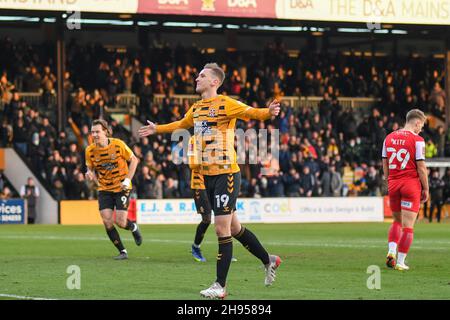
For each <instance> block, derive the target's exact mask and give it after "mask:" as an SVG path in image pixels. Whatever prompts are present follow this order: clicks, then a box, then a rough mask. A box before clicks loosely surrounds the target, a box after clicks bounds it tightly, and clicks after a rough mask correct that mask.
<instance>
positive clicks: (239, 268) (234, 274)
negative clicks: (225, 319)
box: [0, 223, 450, 300]
mask: <svg viewBox="0 0 450 320" xmlns="http://www.w3.org/2000/svg"><path fill="white" fill-rule="evenodd" d="M247 227H249V228H250V230H252V231H253V232H254V233H255V234H256V235H257V236H258V237H259V239H260V240H261V242H262V243H263V244H264V245H265V247H266V248H267V249H268V251H269V252H271V253H274V254H278V255H279V256H280V257H281V258H282V259H283V263H282V265H281V266H280V268H279V269H278V272H277V279H276V281H275V283H274V285H273V286H272V287H268V288H266V287H265V286H264V271H263V269H262V267H261V264H260V262H259V260H257V259H256V258H255V257H253V256H252V255H251V254H250V253H249V252H247V251H246V250H245V249H244V248H243V247H242V246H241V244H240V243H239V242H238V241H236V240H235V241H234V242H233V243H234V252H233V255H234V256H235V257H236V258H237V259H238V261H237V262H233V263H232V265H231V268H230V271H229V274H228V284H227V288H228V292H229V296H228V298H227V299H229V300H239V299H250V300H253V299H270V300H272V299H273V300H277V299H295V300H296V299H449V298H450V285H449V282H450V237H449V234H450V233H449V225H448V224H446V223H445V224H441V225H437V224H425V223H418V224H417V225H416V229H415V239H414V243H413V246H412V249H411V251H410V254H409V255H408V258H407V263H408V264H409V265H410V267H411V270H410V271H408V272H400V271H394V270H391V269H387V268H386V267H385V264H384V263H385V255H386V251H387V243H386V242H387V239H386V238H387V230H388V228H389V224H388V223H346V224H339V223H335V224H253V225H247ZM141 230H142V234H143V238H144V242H143V244H142V246H140V247H137V246H136V245H135V244H134V241H133V239H132V237H131V234H130V232H129V231H126V230H122V229H120V230H119V232H120V234H121V237H122V240H123V241H124V244H125V246H126V248H127V250H128V253H129V257H130V259H129V260H126V261H115V260H113V259H112V257H113V256H114V255H116V254H117V251H116V249H115V248H114V247H113V245H112V243H111V242H110V241H109V239H108V237H107V235H106V233H105V231H104V228H103V227H102V226H45V225H29V226H26V225H25V226H23V225H22V226H13V225H0V299H12V298H14V297H15V296H17V297H22V296H25V297H38V298H51V299H176V300H194V299H201V298H200V295H199V291H200V290H202V289H204V288H206V287H207V286H209V285H210V284H211V283H212V282H213V281H214V279H215V272H216V271H215V267H216V260H215V257H216V253H217V240H216V237H215V233H214V226H213V225H212V226H211V227H210V229H209V230H208V231H207V234H206V236H205V240H204V243H203V245H202V250H203V253H204V255H205V257H206V258H207V262H206V263H199V262H196V261H194V260H193V258H192V256H191V254H190V245H191V243H192V241H193V237H194V231H195V226H194V225H143V226H141ZM71 265H76V266H79V267H80V271H81V278H80V281H81V282H80V283H81V288H80V289H79V290H76V289H74V290H69V289H68V288H67V285H66V283H67V279H68V278H69V277H70V276H71V274H69V273H67V268H68V267H69V266H71ZM373 265H375V266H379V268H380V271H381V272H380V276H381V278H380V279H381V283H380V284H381V288H380V289H379V290H377V289H374V290H370V289H368V287H367V281H368V278H369V277H370V276H371V275H372V274H371V273H367V270H368V267H369V266H373ZM369 282H370V281H369ZM17 297H16V298H17Z"/></svg>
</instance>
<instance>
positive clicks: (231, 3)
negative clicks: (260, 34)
mask: <svg viewBox="0 0 450 320" xmlns="http://www.w3.org/2000/svg"><path fill="white" fill-rule="evenodd" d="M275 2H276V0H154V1H148V0H140V1H139V7H138V12H139V13H159V14H180V15H197V16H205V15H206V16H223V17H237V18H244V17H247V18H272V19H273V18H276V16H275Z"/></svg>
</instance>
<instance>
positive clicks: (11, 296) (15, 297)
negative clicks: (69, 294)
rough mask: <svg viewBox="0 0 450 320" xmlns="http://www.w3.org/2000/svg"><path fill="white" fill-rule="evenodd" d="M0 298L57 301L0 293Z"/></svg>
mask: <svg viewBox="0 0 450 320" xmlns="http://www.w3.org/2000/svg"><path fill="white" fill-rule="evenodd" d="M0 297H5V298H14V299H21V300H57V299H49V298H39V297H27V296H18V295H15V294H6V293H0Z"/></svg>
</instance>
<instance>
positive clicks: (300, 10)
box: [276, 0, 450, 25]
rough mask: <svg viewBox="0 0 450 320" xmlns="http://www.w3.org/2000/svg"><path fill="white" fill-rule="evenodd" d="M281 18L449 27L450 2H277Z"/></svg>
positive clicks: (408, 0) (388, 0)
mask: <svg viewBox="0 0 450 320" xmlns="http://www.w3.org/2000/svg"><path fill="white" fill-rule="evenodd" d="M276 17H277V18H279V19H293V20H316V21H343V22H366V23H400V24H403V23H404V24H440V25H441V24H442V25H449V24H450V0H432V1H429V0H426V1H416V0H277V3H276Z"/></svg>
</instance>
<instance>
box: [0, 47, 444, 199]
mask: <svg viewBox="0 0 450 320" xmlns="http://www.w3.org/2000/svg"><path fill="white" fill-rule="evenodd" d="M51 52H52V50H51V45H42V46H30V45H27V44H26V43H24V42H23V41H19V42H13V41H11V40H10V39H3V40H0V63H1V64H0V72H1V74H0V76H1V78H0V99H1V101H2V102H1V105H2V106H3V110H2V113H1V122H2V128H1V140H0V141H1V146H3V147H5V146H13V147H15V148H16V150H19V151H20V153H21V154H22V156H23V157H24V158H25V159H27V161H28V162H29V164H30V166H31V167H32V168H33V170H34V171H35V173H36V174H37V175H38V176H39V177H41V179H42V181H44V182H45V183H46V184H47V186H49V189H50V190H52V192H53V195H54V196H55V198H56V199H58V200H62V199H92V198H95V197H96V194H95V191H94V189H95V188H93V186H92V185H90V184H89V183H88V182H87V181H86V180H85V177H84V175H83V173H84V170H85V168H84V159H83V157H84V148H85V147H86V146H87V145H89V143H90V142H91V140H90V137H89V129H90V122H91V121H92V119H95V118H99V117H103V118H105V119H107V120H108V121H110V123H111V126H112V128H113V132H114V136H115V137H118V138H120V139H123V140H124V141H126V142H127V143H128V144H129V145H130V146H131V147H132V149H133V151H134V153H135V154H136V155H137V156H138V157H139V158H140V159H141V162H140V165H139V168H138V171H137V174H136V175H135V178H134V181H133V185H134V186H135V196H137V197H138V198H177V197H191V190H190V170H189V168H188V166H187V165H186V164H182V165H175V164H174V162H173V161H172V160H173V159H172V157H173V155H172V150H174V148H179V146H180V143H178V142H172V141H170V137H169V136H164V135H156V136H152V137H149V138H142V139H140V140H139V141H135V140H133V138H132V136H131V134H130V133H129V132H127V131H126V129H124V128H123V127H122V126H121V125H119V124H118V123H117V121H115V120H113V119H112V118H111V117H110V116H109V113H108V105H113V104H114V103H115V99H116V97H117V94H119V93H133V94H136V95H137V96H139V98H140V105H139V106H138V113H139V114H138V116H139V119H140V120H141V121H142V122H144V121H145V120H146V119H148V120H151V121H153V122H156V123H167V122H170V121H174V120H178V119H180V118H181V117H182V116H183V115H184V113H185V112H186V111H187V109H188V108H189V103H188V102H187V101H185V102H184V103H182V104H178V103H177V102H176V101H175V100H174V99H172V97H173V95H174V94H195V77H196V74H197V72H198V68H199V67H202V66H203V64H204V63H205V62H209V61H212V60H216V61H223V65H222V67H223V68H224V70H225V71H226V74H227V78H226V81H225V83H224V85H223V88H222V93H224V94H228V95H236V96H238V97H239V98H240V100H242V101H243V102H245V103H247V104H249V105H252V106H265V105H266V103H267V101H268V100H269V99H272V98H282V97H283V96H321V97H323V98H322V100H321V101H320V103H319V104H318V106H317V107H315V108H307V107H302V108H293V107H292V106H290V105H288V104H285V103H284V104H283V107H282V112H281V115H280V117H278V118H276V119H273V120H271V121H266V122H259V121H250V122H248V123H244V122H239V123H238V127H240V128H243V129H246V128H269V129H270V128H277V129H279V130H280V152H279V159H278V160H277V159H270V158H269V159H265V160H264V161H259V162H258V164H256V165H249V164H243V165H241V171H242V186H241V196H243V197H267V196H271V197H283V196H289V197H294V196H303V197H311V196H356V195H368V196H374V195H380V194H381V193H382V192H383V190H382V189H383V183H382V177H381V161H380V160H381V159H380V154H381V146H382V143H383V139H384V137H385V136H386V134H388V133H389V132H391V131H393V130H396V129H398V128H400V127H401V126H402V124H403V123H402V122H403V119H404V114H405V113H406V111H408V110H409V109H411V108H413V107H416V106H418V107H419V108H420V109H422V110H423V111H425V112H427V113H429V114H432V115H434V116H435V117H437V118H438V119H439V118H441V119H442V117H443V114H444V110H445V99H446V97H445V92H444V90H443V89H442V88H443V70H442V67H440V66H439V61H437V60H434V59H423V58H420V59H419V58H412V57H409V58H405V59H402V60H401V61H395V59H393V58H390V57H385V58H381V59H379V60H374V61H373V63H368V60H367V59H364V58H363V57H357V56H355V55H348V56H346V55H343V54H342V53H337V54H330V53H312V52H309V51H308V50H305V53H303V52H302V53H301V54H300V56H299V57H291V56H290V55H289V54H288V51H287V50H286V48H284V46H283V43H282V42H278V41H275V42H274V43H270V44H268V45H267V47H266V49H265V50H264V51H262V52H259V53H258V52H251V53H245V52H238V51H237V52H227V53H226V54H219V53H217V54H215V55H214V56H211V55H209V54H208V53H204V52H202V50H200V49H198V48H195V47H192V48H186V47H182V46H179V45H178V46H176V47H175V48H171V47H170V46H169V45H166V44H164V43H154V45H153V46H152V47H151V48H148V49H145V50H144V49H141V50H135V51H133V50H130V51H128V52H126V53H120V54H118V53H115V52H110V51H108V50H107V49H105V48H104V47H102V46H101V45H89V46H81V45H79V44H77V43H76V42H75V41H72V42H70V43H69V44H68V47H67V71H66V72H65V74H64V90H65V97H66V104H67V110H69V118H68V123H67V130H64V131H60V132H58V131H57V130H56V129H55V126H54V125H53V124H52V119H51V114H52V113H53V114H54V111H52V110H54V108H55V106H54V105H52V103H53V101H54V99H52V97H54V95H55V87H56V77H55V65H54V61H53V60H52V59H51V58H49V57H51V56H52V54H51ZM19 92H40V93H42V100H41V102H40V104H39V105H30V104H29V103H28V102H26V101H24V100H23V99H22V97H21V96H20V94H19ZM155 94H165V95H166V98H165V99H164V100H163V102H162V104H156V103H154V99H153V98H154V95H155ZM343 96H345V97H373V98H379V99H380V102H379V103H378V104H377V105H375V106H374V107H373V108H372V109H371V110H368V111H367V113H366V115H365V116H364V117H362V118H361V119H360V118H359V117H357V116H356V113H355V111H354V110H352V109H350V108H343V107H342V106H341V105H340V103H339V98H340V97H343ZM49 110H50V111H51V112H50V115H49V113H48V111H49ZM423 135H424V138H425V140H426V141H427V148H426V152H427V154H426V156H427V157H428V158H431V157H436V156H438V157H442V156H449V155H450V148H449V141H450V137H449V135H448V134H447V135H446V134H445V129H444V128H443V127H442V126H438V127H437V128H431V127H429V126H426V128H425V130H424V132H423ZM173 154H174V155H175V156H180V155H178V153H176V152H174V153H173ZM181 156H183V155H182V154H181ZM240 156H242V155H240ZM244 156H245V155H244ZM271 166H272V167H273V168H274V170H272V171H271V173H270V174H268V175H264V176H262V175H261V168H262V167H271ZM430 176H431V175H430ZM438 178H439V179H442V180H443V181H444V186H442V184H439V183H437V184H436V186H437V188H438V189H439V190H441V189H442V190H441V191H442V193H443V198H444V199H447V198H448V197H449V196H450V190H449V188H450V170H448V171H447V172H446V174H445V176H444V177H438ZM431 192H433V191H432V190H431ZM3 193H4V192H2V194H3Z"/></svg>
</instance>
